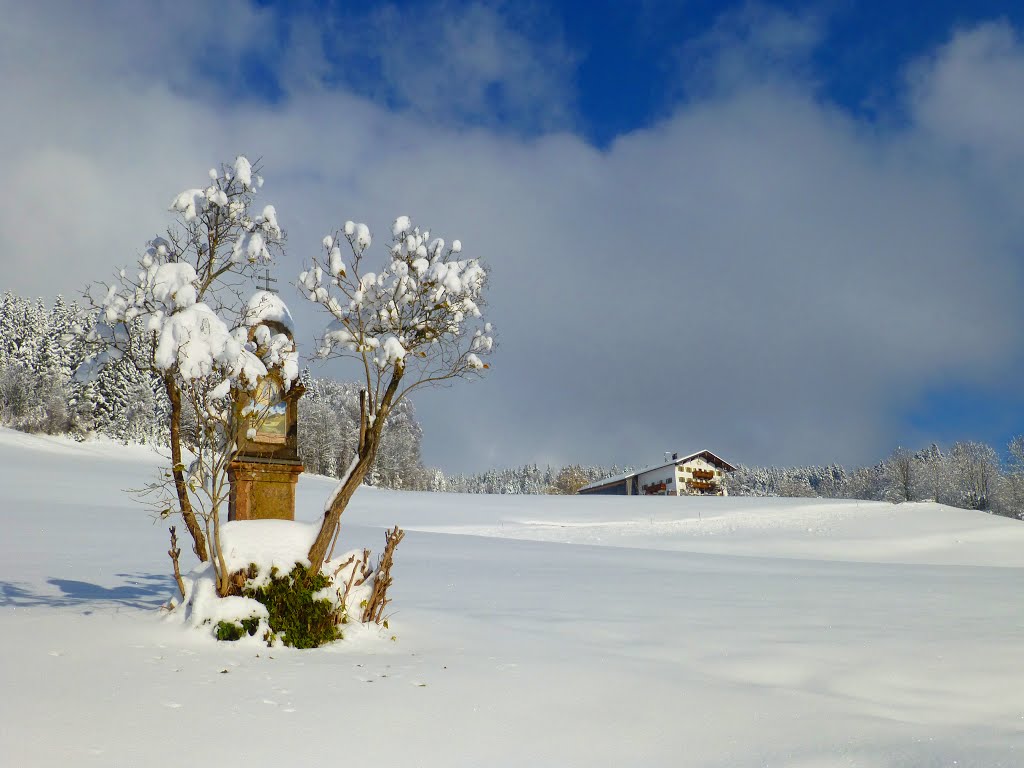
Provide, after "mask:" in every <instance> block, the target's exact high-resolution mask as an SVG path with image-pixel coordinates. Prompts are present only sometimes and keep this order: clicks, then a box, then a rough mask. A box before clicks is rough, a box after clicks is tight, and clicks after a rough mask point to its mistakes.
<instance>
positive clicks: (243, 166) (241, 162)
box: [235, 155, 252, 189]
mask: <svg viewBox="0 0 1024 768" xmlns="http://www.w3.org/2000/svg"><path fill="white" fill-rule="evenodd" d="M235 178H236V179H237V180H238V183H239V184H241V185H242V186H243V187H245V188H246V189H252V164H251V163H250V162H249V160H248V158H246V157H245V156H244V155H239V156H238V157H236V158H235Z"/></svg>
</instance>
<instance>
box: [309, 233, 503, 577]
mask: <svg viewBox="0 0 1024 768" xmlns="http://www.w3.org/2000/svg"><path fill="white" fill-rule="evenodd" d="M391 235H392V242H391V246H390V248H389V251H388V253H389V258H388V260H387V261H386V262H385V264H384V266H383V268H382V269H380V270H379V271H371V270H370V269H368V268H367V266H366V263H365V261H366V253H367V250H368V249H369V247H370V244H371V235H370V230H369V228H368V227H367V226H366V225H365V224H357V223H354V222H351V221H349V222H346V223H345V226H344V227H343V228H342V230H340V231H338V232H336V233H334V234H333V235H328V236H327V237H325V238H324V240H323V248H324V253H323V256H322V257H321V258H319V259H314V261H313V265H312V267H311V268H310V269H308V270H306V271H304V272H302V274H300V275H299V279H298V286H299V290H300V291H302V292H303V293H304V294H305V296H306V297H307V298H308V299H309V300H310V301H312V302H315V303H317V304H319V305H320V306H321V307H322V308H323V309H324V311H326V312H327V313H328V315H329V316H330V318H331V321H330V325H329V326H328V327H327V330H326V331H325V332H324V335H323V338H322V340H321V345H320V349H319V355H320V357H322V358H332V357H345V358H351V359H354V360H355V361H356V362H357V363H358V366H359V368H360V370H361V372H362V379H363V390H362V393H361V397H360V419H359V439H358V442H357V449H356V455H355V457H354V459H353V461H352V464H351V465H350V467H349V468H348V471H347V472H346V473H345V475H344V476H343V477H342V478H341V480H340V482H339V483H338V486H337V488H336V489H335V491H334V493H333V494H332V495H331V498H330V499H329V500H328V502H327V504H326V507H325V510H324V521H323V524H322V526H321V530H320V533H319V535H318V536H317V538H316V541H315V542H314V544H313V546H312V548H311V549H310V554H309V559H310V561H311V562H312V564H313V567H314V569H315V568H317V567H319V564H320V563H322V562H323V561H324V559H325V558H326V556H327V550H328V546H329V545H330V542H331V540H332V539H333V538H334V536H335V532H336V529H337V527H338V524H339V521H340V518H341V513H342V512H343V511H344V509H345V507H346V506H347V504H348V502H349V500H350V499H351V497H352V494H353V493H354V492H355V490H356V488H358V487H359V484H360V483H361V482H362V481H363V478H364V477H365V476H366V473H367V472H368V471H369V469H370V466H371V465H372V463H373V459H374V457H375V456H376V453H377V449H378V447H379V445H380V438H381V431H382V429H383V424H384V421H385V419H387V417H388V414H389V413H390V412H391V410H392V409H393V408H394V407H395V406H396V405H397V404H398V403H400V402H401V401H402V400H403V399H404V398H406V397H407V396H408V395H409V393H411V392H412V391H414V390H415V389H418V388H420V387H425V386H431V385H437V384H441V383H444V382H447V381H450V380H452V379H457V378H475V377H477V376H479V375H480V374H481V373H482V372H483V371H484V370H486V369H487V368H488V367H489V366H488V364H487V363H485V362H484V358H485V357H486V356H487V355H489V354H490V353H491V351H492V350H493V348H494V336H493V333H492V329H491V325H490V324H489V323H487V322H486V321H485V320H484V318H483V312H482V308H483V306H484V294H485V289H486V286H487V273H486V271H485V270H484V268H483V267H482V266H481V264H480V262H479V261H478V260H476V259H460V258H459V254H460V253H461V251H462V244H461V243H460V242H459V241H458V240H454V241H452V243H451V244H450V245H447V244H446V243H445V241H444V240H442V239H441V238H433V239H432V238H431V237H430V232H429V231H420V229H419V228H418V227H415V226H414V225H413V223H412V222H411V221H410V219H409V217H408V216H399V217H398V218H397V219H396V220H395V222H394V225H393V226H392V230H391Z"/></svg>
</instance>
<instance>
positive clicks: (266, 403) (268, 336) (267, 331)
mask: <svg viewBox="0 0 1024 768" xmlns="http://www.w3.org/2000/svg"><path fill="white" fill-rule="evenodd" d="M247 320H248V323H247V324H248V325H249V326H250V327H249V339H250V341H255V342H256V344H257V347H258V348H259V350H260V352H261V353H265V352H266V350H267V349H269V348H271V345H274V344H277V345H278V346H280V345H281V344H282V342H283V339H282V338H281V335H282V334H283V335H284V336H286V337H287V339H288V340H289V341H291V343H292V345H294V335H293V330H292V325H291V315H290V314H289V313H288V308H287V307H286V306H285V305H284V302H282V301H281V299H280V298H279V297H278V296H277V295H276V294H274V293H272V292H269V291H258V292H257V293H256V294H255V295H254V296H253V298H252V299H251V300H250V301H249V312H248V313H247ZM261 356H262V355H261ZM271 357H273V355H271ZM288 364H291V365H294V362H285V361H284V360H282V361H281V362H280V363H279V364H277V365H273V366H268V370H267V375H266V376H265V377H263V378H262V379H261V380H260V381H259V382H258V383H257V385H256V387H255V389H254V390H253V391H252V392H251V393H249V392H241V393H239V394H238V395H237V397H236V399H235V403H234V409H235V414H234V416H235V424H237V425H238V427H237V433H236V435H235V440H236V444H237V446H238V453H237V454H236V455H235V459H234V460H233V461H232V462H231V464H230V465H229V467H228V479H229V480H230V483H231V498H230V503H229V507H228V520H266V519H276V520H294V519H295V486H296V484H297V483H298V481H299V475H300V474H302V472H303V470H304V469H305V467H303V466H302V462H301V461H300V460H299V433H298V422H299V398H300V397H301V396H302V394H303V392H304V391H305V390H304V389H303V387H302V384H301V383H300V382H299V381H298V380H295V381H293V383H292V385H291V387H286V386H285V382H286V381H287V378H286V376H285V375H284V374H285V369H284V366H285V365H288ZM287 373H289V374H291V376H292V377H293V376H294V371H287Z"/></svg>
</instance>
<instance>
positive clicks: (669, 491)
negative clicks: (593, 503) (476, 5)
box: [578, 451, 736, 496]
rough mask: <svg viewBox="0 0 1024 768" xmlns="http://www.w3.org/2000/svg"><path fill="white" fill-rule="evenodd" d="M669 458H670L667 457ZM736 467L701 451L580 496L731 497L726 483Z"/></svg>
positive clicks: (602, 483) (623, 476)
mask: <svg viewBox="0 0 1024 768" xmlns="http://www.w3.org/2000/svg"><path fill="white" fill-rule="evenodd" d="M666 455H667V454H666ZM734 469H736V467H734V466H733V465H732V464H730V463H729V462H727V461H726V460H725V459H722V458H721V457H719V456H716V455H715V454H713V453H712V452H711V451H698V452H697V453H691V454H690V455H688V456H682V457H680V456H679V454H677V453H674V454H672V460H671V461H666V462H664V463H663V464H657V465H655V466H651V467H644V468H643V469H640V470H637V471H635V472H626V473H624V474H621V475H616V476H615V477H606V478H605V479H604V480H598V481H596V482H593V483H591V484H590V485H585V486H583V487H582V488H580V490H579V491H578V493H596V494H604V495H609V496H697V495H702V496H727V495H728V493H727V491H726V489H725V485H724V483H723V480H724V479H725V475H726V473H727V472H732V471H733V470H734Z"/></svg>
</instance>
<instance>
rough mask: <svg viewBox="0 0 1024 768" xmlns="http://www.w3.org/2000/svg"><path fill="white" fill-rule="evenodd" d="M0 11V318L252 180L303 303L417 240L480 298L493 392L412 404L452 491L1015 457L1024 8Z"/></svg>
mask: <svg viewBox="0 0 1024 768" xmlns="http://www.w3.org/2000/svg"><path fill="white" fill-rule="evenodd" d="M353 8H355V9H354V10H353ZM0 12H2V13H3V14H4V18H5V24H4V25H3V27H2V28H0V99H2V100H3V103H4V104H5V105H6V110H5V112H6V114H5V120H4V121H2V122H0V162H2V163H3V167H4V168H5V170H6V176H7V183H6V184H5V185H4V188H3V189H0V268H2V269H3V274H4V275H5V281H6V282H5V284H4V285H3V286H2V287H4V288H8V287H9V288H11V289H12V290H15V291H18V292H20V293H23V294H31V295H43V296H52V295H53V294H55V293H57V292H61V293H64V294H65V295H73V294H74V293H75V292H76V291H77V290H78V289H80V288H81V287H82V285H84V284H85V282H87V281H88V280H96V279H102V277H103V276H104V275H105V274H109V273H110V271H111V270H112V269H113V267H114V266H115V265H120V264H125V263H129V262H130V261H131V260H132V258H133V257H134V255H135V254H137V253H138V249H139V247H140V246H141V244H142V243H144V242H145V241H146V239H148V238H149V237H151V236H152V235H153V234H155V233H156V232H159V231H161V230H162V229H163V228H164V227H166V226H167V224H168V223H169V221H168V218H167V211H166V208H167V201H168V200H169V199H171V197H173V195H174V194H176V193H177V192H178V191H180V190H181V189H184V188H188V187H191V186H195V185H196V184H198V183H201V181H202V179H203V178H204V176H205V171H206V169H207V168H208V167H210V166H211V165H214V164H216V163H217V162H219V161H222V160H230V159H231V158H233V157H234V155H235V154H237V153H240V152H244V153H246V154H248V155H250V156H255V157H262V159H263V165H264V171H265V173H264V175H265V176H266V178H267V185H266V187H265V190H264V194H265V195H266V197H267V199H268V201H269V202H273V203H274V204H275V205H276V206H277V209H278V212H279V219H280V220H281V223H282V225H283V226H284V227H285V229H286V230H287V231H288V253H287V256H286V258H285V259H284V260H283V262H282V263H280V264H279V265H278V267H277V270H278V272H277V276H278V278H279V279H280V280H281V284H282V285H284V284H286V283H288V282H289V281H293V280H294V275H295V274H297V273H298V271H299V270H300V269H301V268H302V266H303V265H304V264H305V263H308V257H309V256H310V255H312V254H313V253H314V252H315V250H316V248H317V243H319V241H320V239H321V238H322V237H323V235H324V234H326V233H327V232H330V231H332V230H333V229H334V228H335V227H336V226H337V225H338V224H339V223H340V222H342V221H344V220H345V219H349V218H351V219H356V220H362V221H366V222H367V223H368V224H370V225H371V227H372V228H373V229H374V230H375V231H376V232H380V231H381V230H383V229H385V228H386V227H388V225H389V224H390V221H391V220H392V219H393V218H394V217H395V216H396V215H399V214H409V215H412V216H413V217H414V219H415V220H416V221H417V222H421V223H423V224H425V225H429V226H430V227H431V229H432V230H433V231H435V232H438V233H439V234H441V235H443V236H445V237H447V238H448V239H452V238H454V237H459V238H460V239H461V240H462V241H463V244H464V246H465V247H466V251H467V253H472V254H473V255H479V256H483V257H484V258H485V260H486V261H487V263H488V264H489V265H490V267H491V273H492V276H493V289H492V295H491V302H490V311H491V319H492V320H493V322H494V323H495V325H496V327H497V328H498V332H499V343H500V349H499V352H498V354H497V355H496V357H495V359H494V367H493V370H492V371H491V373H490V374H489V376H488V380H487V381H484V382H482V383H479V384H475V385H471V386H470V385H466V386H464V387H459V388H458V389H453V390H445V391H440V392H434V393H429V394H427V395H425V396H423V397H421V398H418V399H417V400H416V405H417V407H418V409H419V413H420V417H421V418H422V421H423V423H424V430H425V451H424V455H425V459H426V461H427V462H428V463H431V464H435V465H438V466H441V467H443V468H444V469H445V470H448V471H474V470H480V469H484V468H487V467H491V466H509V465H515V464H521V463H525V462H534V461H536V462H538V463H542V464H543V463H545V462H552V463H563V462H570V461H580V462H585V463H601V464H610V463H612V462H617V463H620V464H624V463H630V464H643V463H646V462H647V461H649V460H654V459H657V458H658V457H660V456H661V455H662V452H663V451H667V450H679V451H684V452H685V451H690V450H696V449H699V448H710V449H712V450H715V451H716V452H718V453H720V454H722V455H724V456H726V457H728V458H730V459H731V460H734V461H737V462H742V463H748V464H787V463H828V462H833V461H837V462H840V463H846V464H857V463H863V462H871V461H875V460H877V459H879V458H881V457H883V456H884V455H886V454H887V453H889V452H890V451H891V450H892V449H893V448H894V447H896V446H897V445H904V446H909V447H917V446H923V445H926V444H927V443H928V442H930V441H932V440H937V441H940V442H942V443H944V444H948V443H949V442H950V441H952V440H956V439H982V440H986V441H988V442H990V443H992V444H993V445H997V446H999V447H1002V446H1003V445H1004V444H1005V443H1006V441H1007V440H1008V438H1009V437H1010V436H1011V435H1013V434H1015V433H1018V432H1021V431H1024V418H1022V417H1024V387H1021V386H1020V382H1021V381H1022V379H1024V375H1022V374H1024V309H1022V307H1021V305H1020V301H1019V297H1020V295H1021V291H1022V289H1024V258H1022V254H1024V216H1022V215H1021V214H1022V211H1024V186H1022V185H1021V184H1020V179H1021V178H1024V131H1022V130H1021V126H1022V125H1024V42H1022V33H1024V9H1022V8H1021V7H1019V6H1018V5H1014V4H1001V3H992V2H974V3H971V4H964V3H953V2H929V3H893V4H881V3H863V2H847V1H844V0H836V2H828V3H732V4H724V3H710V2H701V1H699V0H694V1H693V2H659V0H638V1H637V2H631V3H611V2H592V3H585V4H584V3H562V4H556V3H540V2H455V1H454V0H418V1H417V2H402V3H393V4H360V5H358V6H355V4H342V3H330V2H319V3H263V2H261V3H258V4H257V3H253V2H250V0H224V2H221V3H218V4H216V5H215V6H211V5H209V4H207V3H203V2H199V0H181V2H179V3H176V4H173V5H171V4H167V5H160V6H153V5H143V4H138V3H134V2H129V0H109V2H106V3H103V4H89V5H88V6H86V5H85V4H81V5H72V6H67V5H66V4H59V3H35V4H25V3H16V2H7V1H6V0H0ZM379 240H380V238H378V241H379ZM55 257H57V258H60V264H61V269H59V270H52V269H43V268H40V264H45V263H46V260H47V259H51V258H55ZM287 298H288V296H286V299H287ZM291 299H292V301H293V306H292V309H293V313H294V314H295V315H296V318H297V320H298V321H299V323H300V326H302V327H305V328H307V329H308V332H307V336H308V338H307V339H306V343H307V345H308V346H309V347H310V348H311V347H312V340H313V337H314V336H315V333H316V331H317V330H318V324H320V323H321V319H320V318H318V317H317V316H316V315H315V314H314V313H313V311H312V309H311V308H310V307H308V306H304V305H301V303H300V299H299V298H298V297H297V296H293V297H291ZM300 341H301V339H300ZM319 372H321V373H327V374H331V375H337V376H346V375H349V374H348V373H347V372H346V371H344V370H340V369H332V368H327V369H320V371H319Z"/></svg>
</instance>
